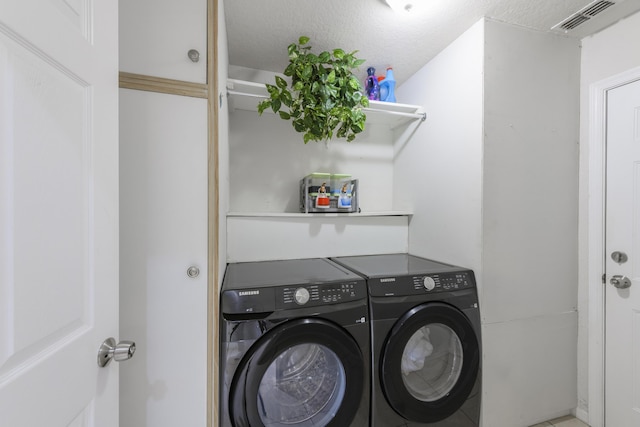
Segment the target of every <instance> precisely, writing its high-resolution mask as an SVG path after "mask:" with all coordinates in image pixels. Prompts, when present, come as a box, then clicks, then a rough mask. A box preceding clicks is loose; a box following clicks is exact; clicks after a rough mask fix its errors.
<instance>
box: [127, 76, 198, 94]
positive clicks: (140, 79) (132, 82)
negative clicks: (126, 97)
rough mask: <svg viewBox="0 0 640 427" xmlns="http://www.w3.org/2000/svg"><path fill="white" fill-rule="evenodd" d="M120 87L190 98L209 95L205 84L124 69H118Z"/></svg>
mask: <svg viewBox="0 0 640 427" xmlns="http://www.w3.org/2000/svg"><path fill="white" fill-rule="evenodd" d="M120 88H122V89H134V90H144V91H147V92H159V93H167V94H169V95H180V96H190V97H192V98H203V99H207V98H208V97H209V90H208V89H209V85H206V84H202V83H192V82H185V81H182V80H173V79H165V78H163V77H153V76H146V75H143V74H134V73H127V72H124V71H120Z"/></svg>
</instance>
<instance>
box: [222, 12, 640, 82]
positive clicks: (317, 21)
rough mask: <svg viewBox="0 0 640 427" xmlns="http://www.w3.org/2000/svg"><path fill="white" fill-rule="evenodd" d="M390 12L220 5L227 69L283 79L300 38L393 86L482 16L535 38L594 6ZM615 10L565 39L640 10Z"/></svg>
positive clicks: (580, 34) (590, 31)
mask: <svg viewBox="0 0 640 427" xmlns="http://www.w3.org/2000/svg"><path fill="white" fill-rule="evenodd" d="M411 1H412V3H413V4H414V7H413V9H412V11H411V12H409V13H407V12H404V11H401V12H395V11H393V10H392V9H391V8H389V6H387V4H386V3H385V2H384V0H224V8H225V17H226V27H227V37H228V41H229V63H230V64H231V65H237V66H242V67H248V68H254V69H259V70H267V71H273V72H282V71H283V70H284V68H285V67H286V66H287V63H288V60H287V46H288V45H289V44H290V43H292V42H296V41H297V40H298V38H299V37H300V36H301V35H306V36H309V37H310V38H311V42H310V45H311V46H313V51H314V52H316V53H320V52H321V51H323V50H332V49H334V48H342V49H344V50H345V51H354V50H357V51H358V54H357V55H356V56H357V57H358V58H362V59H365V60H366V63H365V65H363V66H362V67H361V69H360V70H359V71H360V75H361V77H362V78H364V76H365V75H366V67H367V66H370V65H371V66H374V67H376V70H377V71H378V74H380V73H381V72H383V70H384V69H385V68H386V67H388V66H392V67H393V69H394V76H395V78H396V80H397V82H398V84H402V82H403V81H404V80H406V79H407V78H408V77H410V76H411V75H412V74H414V73H415V72H416V71H418V70H419V69H420V68H421V67H422V66H423V65H425V64H426V63H427V62H429V60H431V59H432V58H433V57H434V56H436V55H437V54H438V53H439V52H440V51H441V50H443V49H444V48H445V47H446V46H447V45H449V43H451V42H452V41H453V40H455V39H456V38H457V37H458V36H460V35H461V34H462V33H463V32H464V31H466V30H467V29H468V28H469V27H470V26H471V25H473V24H474V23H475V22H477V21H478V20H479V19H481V18H482V17H487V18H489V19H494V20H497V21H502V22H507V23H511V24H515V25H518V26H522V27H526V28H531V29H533V30H537V31H545V32H549V31H551V27H553V26H554V25H556V24H558V23H559V22H561V21H563V20H564V19H566V18H568V17H569V16H570V15H572V14H573V13H575V12H577V11H579V10H580V9H582V8H584V7H585V6H587V5H589V4H590V3H592V1H593V0H411ZM613 1H615V2H616V4H615V5H614V6H612V7H610V8H608V9H606V10H605V11H604V12H602V13H600V14H599V15H597V16H596V17H594V18H593V19H591V20H590V21H588V22H587V23H585V24H583V25H581V26H579V27H577V28H576V29H575V30H572V31H571V32H569V33H567V34H566V36H567V37H578V38H582V37H584V36H587V35H589V34H592V33H594V32H597V31H598V30H600V29H602V28H604V27H606V26H608V25H610V24H612V23H614V22H616V21H617V20H619V19H621V18H623V17H625V16H628V15H630V14H631V13H633V12H636V11H638V10H640V0H613Z"/></svg>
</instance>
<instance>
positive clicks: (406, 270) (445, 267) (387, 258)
mask: <svg viewBox="0 0 640 427" xmlns="http://www.w3.org/2000/svg"><path fill="white" fill-rule="evenodd" d="M332 259H333V260H335V261H336V262H338V263H340V264H342V265H345V266H347V267H349V268H351V269H352V270H355V271H358V272H360V273H361V274H363V275H365V276H366V277H368V278H376V277H390V276H395V277H400V276H414V275H419V274H433V273H446V272H453V271H460V270H462V268H461V267H456V266H455V265H451V264H445V263H442V262H438V261H433V260H430V259H426V258H420V257H417V256H415V255H409V254H385V255H363V256H349V257H337V258H332Z"/></svg>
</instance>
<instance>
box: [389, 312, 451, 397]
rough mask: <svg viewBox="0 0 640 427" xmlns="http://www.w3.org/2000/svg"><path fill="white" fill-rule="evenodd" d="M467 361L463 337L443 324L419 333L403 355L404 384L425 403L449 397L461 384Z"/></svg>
mask: <svg viewBox="0 0 640 427" xmlns="http://www.w3.org/2000/svg"><path fill="white" fill-rule="evenodd" d="M463 361H464V354H463V351H462V343H461V342H460V337H458V335H457V334H456V333H455V331H454V330H453V329H451V328H450V327H449V326H447V325H444V324H442V323H429V324H427V325H425V326H422V327H421V328H420V329H418V330H417V331H416V332H415V333H414V334H413V335H412V336H411V338H409V341H407V344H406V345H405V347H404V351H403V352H402V361H401V370H402V381H403V382H404V385H405V387H406V388H407V391H408V392H409V393H411V395H412V396H413V397H414V398H416V399H418V400H421V401H423V402H435V401H437V400H440V399H442V398H443V397H446V396H447V395H448V394H449V393H450V392H451V390H453V388H454V387H455V386H456V384H457V383H458V379H459V378H460V373H461V372H462V366H463Z"/></svg>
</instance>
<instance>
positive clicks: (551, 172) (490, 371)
mask: <svg viewBox="0 0 640 427" xmlns="http://www.w3.org/2000/svg"><path fill="white" fill-rule="evenodd" d="M485 41H486V50H485V65H484V70H485V84H484V96H485V99H484V119H485V121H484V125H485V127H484V165H483V204H482V209H483V213H482V215H483V220H482V221H483V233H482V235H483V255H482V256H483V277H482V279H483V298H482V304H483V306H482V309H483V312H484V314H483V320H484V329H483V331H484V333H485V334H484V337H483V338H484V344H485V362H486V364H485V375H486V377H485V378H487V381H486V383H485V384H486V388H485V394H484V397H485V409H486V411H485V413H484V421H485V425H490V426H499V425H503V426H515V425H530V424H533V423H535V422H539V421H544V420H545V419H549V418H552V417H553V416H556V415H561V414H563V413H565V414H566V413H568V412H569V411H570V410H572V409H574V408H575V406H576V357H577V355H576V346H577V317H578V316H577V311H576V307H577V280H578V279H577V245H578V238H577V212H578V209H577V206H578V199H577V170H578V144H577V143H578V120H579V110H578V107H579V103H578V94H579V89H578V88H579V85H578V81H579V63H580V62H579V61H580V50H579V44H578V41H577V40H574V39H570V38H566V37H563V36H559V35H553V34H545V33H539V32H534V31H529V30H526V29H522V28H518V27H515V26H509V25H505V24H502V23H498V22H492V21H488V22H487V24H486V33H485ZM505 355H510V357H505ZM505 402H508V404H507V405H505ZM505 406H506V408H505ZM500 408H505V409H506V410H505V409H503V410H502V411H500V410H499V409H500Z"/></svg>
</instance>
